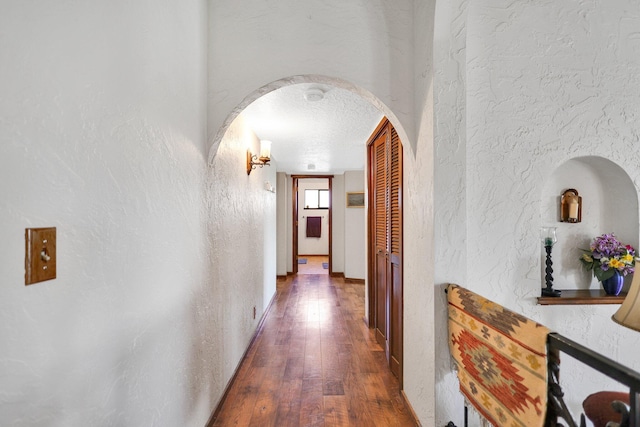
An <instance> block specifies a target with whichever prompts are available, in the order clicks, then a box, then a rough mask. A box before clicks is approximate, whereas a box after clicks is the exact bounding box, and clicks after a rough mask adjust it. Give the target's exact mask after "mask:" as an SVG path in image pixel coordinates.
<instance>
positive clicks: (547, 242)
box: [544, 237, 553, 246]
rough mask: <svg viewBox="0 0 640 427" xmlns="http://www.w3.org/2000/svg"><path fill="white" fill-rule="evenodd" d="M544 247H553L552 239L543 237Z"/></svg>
mask: <svg viewBox="0 0 640 427" xmlns="http://www.w3.org/2000/svg"><path fill="white" fill-rule="evenodd" d="M544 245H545V246H553V239H552V238H551V237H545V238H544Z"/></svg>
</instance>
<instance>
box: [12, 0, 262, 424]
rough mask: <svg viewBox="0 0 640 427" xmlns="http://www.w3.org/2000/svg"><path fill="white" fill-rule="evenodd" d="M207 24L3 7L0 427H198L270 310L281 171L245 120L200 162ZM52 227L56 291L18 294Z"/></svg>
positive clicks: (61, 8)
mask: <svg viewBox="0 0 640 427" xmlns="http://www.w3.org/2000/svg"><path fill="white" fill-rule="evenodd" d="M207 16H208V15H207V5H206V2H205V1H197V0H188V1H179V2H178V1H166V2H162V3H161V4H160V3H157V2H151V1H138V2H135V3H132V2H126V1H100V0H99V1H94V2H91V4H86V5H85V4H83V3H82V2H62V3H60V2H57V3H55V4H54V3H50V2H44V1H39V2H30V3H25V2H21V1H11V0H10V1H6V2H4V3H3V6H2V13H1V14H0V62H1V63H2V64H3V66H2V67H0V93H2V96H0V195H1V196H2V197H1V199H0V200H1V201H0V235H2V245H0V256H1V258H0V260H1V261H0V277H1V278H2V279H1V281H0V285H1V286H0V320H1V321H0V342H1V343H2V345H0V378H2V381H0V424H2V425H12V426H65V427H67V426H87V425H94V426H100V425H104V426H107V425H109V426H111V425H114V426H115V425H117V426H142V425H158V426H160V425H162V426H165V425H166V426H202V425H204V424H205V423H206V421H207V419H208V418H209V416H210V415H211V412H212V411H213V409H214V408H215V405H216V403H217V402H218V400H219V399H220V397H221V395H222V391H223V389H224V387H225V385H226V383H227V381H228V380H229V378H230V375H231V373H232V371H233V369H234V368H235V366H236V364H237V362H238V361H239V358H240V356H241V355H242V353H243V352H244V350H245V348H246V346H247V343H248V340H249V339H250V337H251V335H252V333H253V331H254V330H255V326H256V324H257V321H258V320H257V319H256V320H254V319H253V316H252V308H253V306H254V305H255V306H256V308H257V311H258V318H259V316H260V315H261V314H262V312H263V309H264V307H265V306H266V304H267V303H268V301H269V300H270V299H271V296H272V295H273V292H274V290H275V238H274V236H275V234H274V233H275V232H274V231H273V230H274V229H275V195H274V194H272V193H268V192H266V191H264V190H263V187H262V185H263V182H264V180H265V179H269V180H271V181H272V182H274V180H275V171H274V168H265V170H263V171H262V172H255V171H254V173H252V175H251V176H250V177H247V175H246V171H245V169H244V162H245V149H246V145H242V144H245V143H246V144H251V143H255V142H256V139H255V136H253V135H251V134H250V133H244V132H243V131H242V130H241V124H240V123H239V122H238V124H234V125H233V126H232V127H231V130H230V132H229V134H228V137H227V138H225V139H224V140H222V141H221V142H220V152H219V153H218V154H217V155H216V156H215V158H214V160H213V162H212V165H211V167H209V165H208V164H207V159H208V158H209V156H210V153H209V144H208V142H207V136H206V112H207V108H206V90H207V74H206V66H207V52H206V46H207V31H206V27H207V22H206V20H207ZM238 135H243V136H238ZM241 145H242V146H241ZM267 177H268V178H267ZM43 226H55V227H57V236H58V245H57V249H58V254H57V255H58V257H57V258H58V265H57V267H58V268H57V271H58V277H57V279H55V280H51V281H47V282H42V283H38V284H35V285H32V286H29V287H25V286H24V245H25V244H24V229H25V228H26V227H43ZM231 233H233V235H234V239H230V238H229V235H230V234H231ZM251 250H253V251H254V252H250V253H247V252H248V251H251ZM238 263H242V265H243V268H242V269H238V268H237V266H238ZM232 267H233V268H232ZM237 270H241V271H240V272H239V271H237Z"/></svg>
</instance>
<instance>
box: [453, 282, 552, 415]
mask: <svg viewBox="0 0 640 427" xmlns="http://www.w3.org/2000/svg"><path fill="white" fill-rule="evenodd" d="M447 294H448V300H449V349H450V351H451V355H452V357H453V360H454V361H455V364H456V368H457V371H458V380H459V381H460V391H461V392H462V393H463V394H464V395H465V397H466V398H467V400H468V401H469V402H470V403H471V405H473V406H474V408H475V409H476V410H477V411H478V412H479V413H480V414H481V415H482V416H483V417H484V418H485V419H486V420H487V421H489V422H490V423H491V424H493V425H494V426H499V427H519V426H543V425H544V419H545V413H546V408H547V335H548V334H549V330H548V329H547V328H546V327H544V326H543V325H540V324H538V323H536V322H534V321H532V320H529V319H527V318H525V317H523V316H521V315H519V314H517V313H514V312H512V311H510V310H508V309H506V308H505V307H502V306H500V305H499V304H496V303H494V302H491V301H489V300H487V299H485V298H483V297H481V296H480V295H478V294H475V293H473V292H471V291H469V290H467V289H464V288H461V287H459V286H456V285H449V286H448V288H447Z"/></svg>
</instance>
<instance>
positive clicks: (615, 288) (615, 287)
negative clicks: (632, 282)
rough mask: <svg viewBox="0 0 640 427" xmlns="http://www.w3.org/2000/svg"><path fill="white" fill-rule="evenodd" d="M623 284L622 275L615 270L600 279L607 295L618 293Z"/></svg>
mask: <svg viewBox="0 0 640 427" xmlns="http://www.w3.org/2000/svg"><path fill="white" fill-rule="evenodd" d="M623 285H624V276H622V275H621V274H620V273H618V272H617V271H616V272H615V273H614V274H613V276H611V277H609V278H608V279H605V280H603V281H602V288H603V289H604V293H606V294H607V295H619V294H620V291H622V286H623Z"/></svg>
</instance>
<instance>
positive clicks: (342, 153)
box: [242, 83, 383, 174]
mask: <svg viewBox="0 0 640 427" xmlns="http://www.w3.org/2000/svg"><path fill="white" fill-rule="evenodd" d="M318 91H321V94H322V95H323V97H322V99H320V100H317V101H312V100H307V99H305V95H309V94H313V93H319V92H318ZM242 115H243V116H244V118H245V120H246V123H247V125H248V126H249V127H250V128H251V129H252V130H253V131H254V132H255V134H256V135H257V136H258V138H260V139H265V140H269V141H272V146H271V155H272V158H273V159H274V161H275V162H276V164H277V169H278V171H279V172H286V173H304V174H311V173H342V172H344V171H347V170H361V169H364V165H365V161H366V151H365V144H366V142H367V139H369V137H370V136H371V133H372V132H373V131H374V130H375V128H376V126H377V125H378V123H379V122H380V120H382V117H383V114H382V113H381V112H380V111H379V110H378V109H376V108H375V107H374V106H373V105H371V104H370V103H368V102H367V101H365V100H364V99H362V98H361V97H360V96H359V95H356V94H354V93H352V92H349V91H348V90H345V89H340V88H336V87H333V86H327V85H322V84H318V83H301V84H295V85H291V86H286V87H283V88H280V89H277V90H274V91H273V92H269V93H268V94H266V95H264V96H262V97H261V98H259V99H257V100H256V101H254V102H253V103H252V104H250V105H249V106H248V107H247V108H246V109H245V110H244V111H243V113H242ZM311 165H314V166H315V168H313V166H311Z"/></svg>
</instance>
